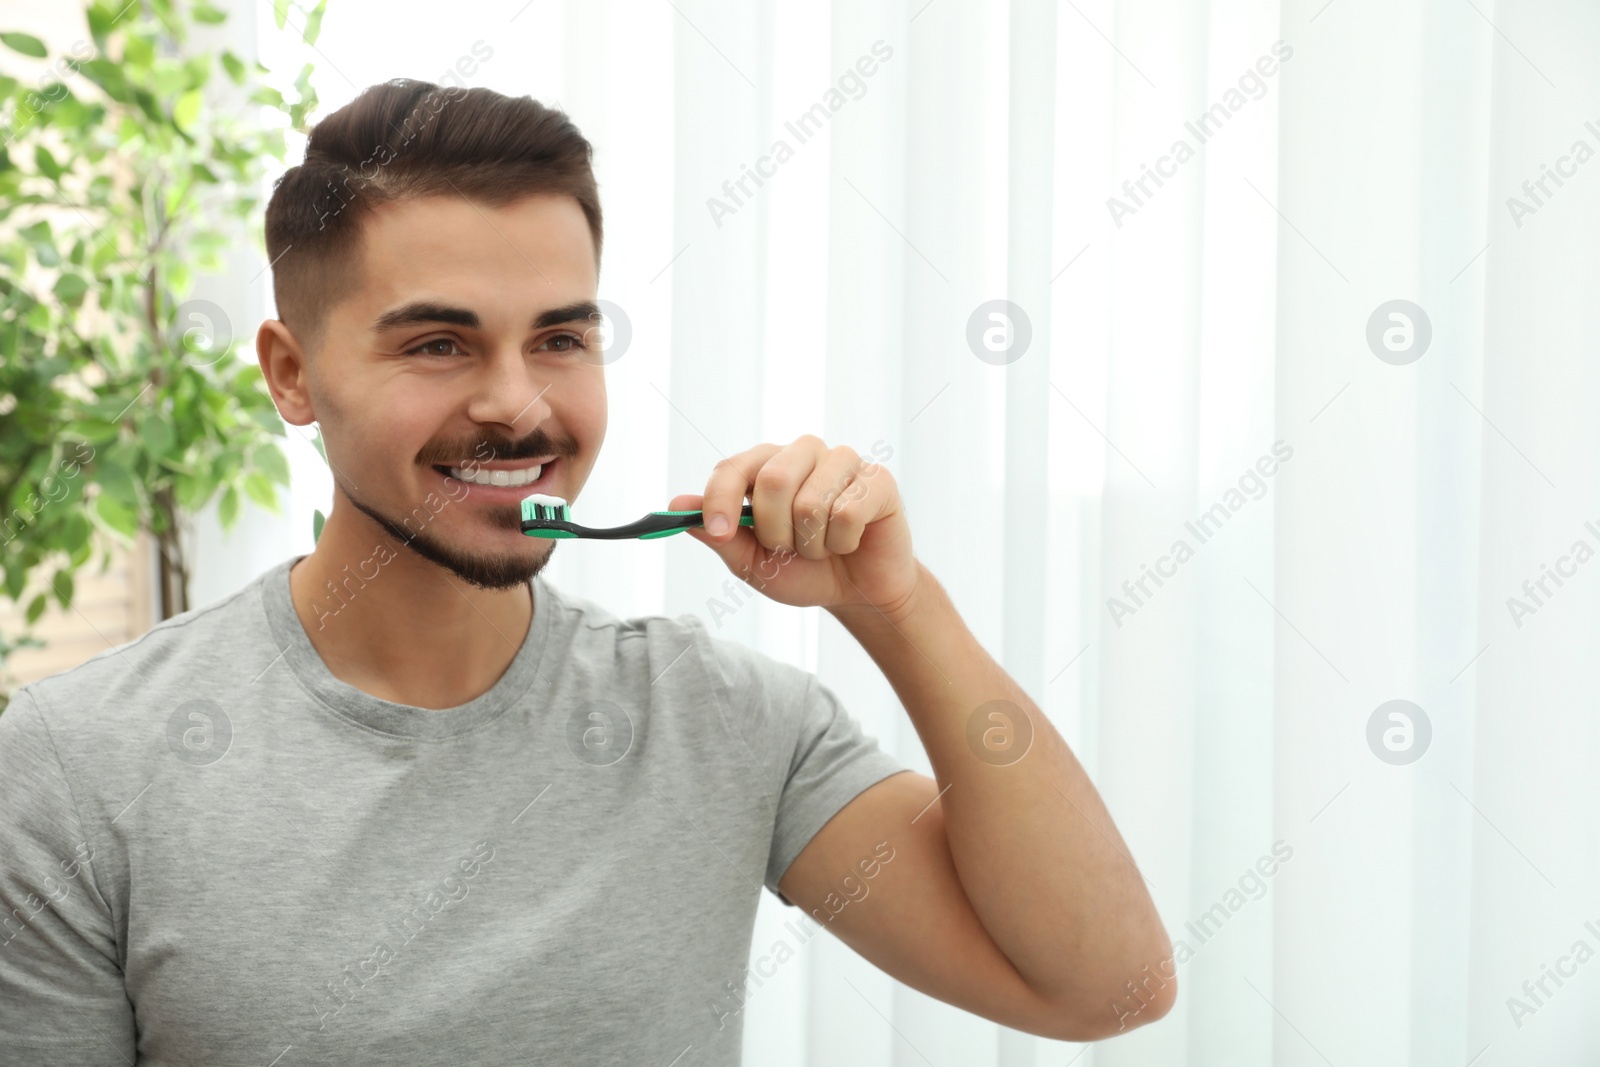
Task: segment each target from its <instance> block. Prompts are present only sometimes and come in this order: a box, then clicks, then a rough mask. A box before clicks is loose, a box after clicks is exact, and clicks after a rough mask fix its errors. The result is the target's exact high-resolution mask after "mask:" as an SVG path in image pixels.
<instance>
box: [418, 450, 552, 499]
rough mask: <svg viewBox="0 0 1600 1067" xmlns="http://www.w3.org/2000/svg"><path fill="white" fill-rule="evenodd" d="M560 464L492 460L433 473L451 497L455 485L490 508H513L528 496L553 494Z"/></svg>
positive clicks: (441, 467)
mask: <svg viewBox="0 0 1600 1067" xmlns="http://www.w3.org/2000/svg"><path fill="white" fill-rule="evenodd" d="M560 465H561V461H560V460H559V459H557V458H555V457H550V458H548V459H545V460H543V461H542V462H541V461H539V460H537V459H528V460H495V461H493V462H490V463H485V462H482V461H477V460H474V461H466V462H464V463H463V464H462V465H461V466H459V467H451V466H445V465H443V464H437V465H435V466H434V468H433V470H434V472H435V473H436V474H438V475H439V476H440V477H441V478H442V479H444V481H445V482H446V488H447V489H448V490H449V491H450V495H451V496H452V497H459V496H460V495H462V494H461V492H460V490H457V489H456V488H455V485H451V484H449V483H452V482H454V483H457V484H459V485H461V486H464V487H465V490H466V492H465V494H464V495H466V496H471V497H477V498H479V499H481V500H484V501H487V502H489V503H492V504H515V503H519V502H520V501H521V500H522V498H523V497H525V496H527V495H528V494H529V493H554V492H556V490H555V489H554V488H553V487H554V485H555V480H556V477H557V474H558V469H559V467H560Z"/></svg>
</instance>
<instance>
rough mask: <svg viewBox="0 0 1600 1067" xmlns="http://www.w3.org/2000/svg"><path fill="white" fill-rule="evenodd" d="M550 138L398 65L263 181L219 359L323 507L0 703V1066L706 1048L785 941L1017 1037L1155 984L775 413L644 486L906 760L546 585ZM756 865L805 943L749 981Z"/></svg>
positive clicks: (1062, 804)
mask: <svg viewBox="0 0 1600 1067" xmlns="http://www.w3.org/2000/svg"><path fill="white" fill-rule="evenodd" d="M590 154H591V151H590V146H589V144H588V142H587V141H586V140H584V138H583V137H582V136H581V135H580V134H579V132H578V131H577V130H576V129H575V128H574V127H573V126H572V124H571V123H570V122H569V121H568V120H567V118H566V116H565V115H563V114H562V113H560V112H558V111H554V110H551V109H547V108H544V107H542V106H540V105H539V104H538V103H536V102H534V101H533V100H531V99H529V98H526V97H524V98H520V99H512V98H508V97H505V96H501V95H499V94H497V93H493V92H490V91H488V90H484V89H472V90H465V91H463V90H454V91H452V90H444V89H441V88H439V87H437V86H433V85H430V84H426V83H420V82H414V81H396V82H390V83H387V84H384V85H379V86H375V87H373V88H371V89H369V90H368V91H366V92H365V93H363V94H362V95H361V96H360V97H359V98H358V99H356V100H355V101H353V102H352V103H351V104H349V105H348V106H346V107H344V108H342V109H340V110H339V111H337V112H334V113H333V114H331V115H329V116H328V117H327V118H326V119H324V120H323V121H322V122H321V123H320V124H319V125H318V126H317V127H316V128H315V130H313V132H312V134H311V137H310V141H309V143H308V146H307V150H306V159H305V162H304V163H303V164H302V165H301V166H299V167H296V168H293V169H291V170H290V171H289V172H288V173H287V174H286V175H285V176H284V177H283V179H282V180H281V181H280V182H279V183H278V185H277V187H276V188H275V190H274V194H273V197H272V200H271V202H270V204H269V206H268V209H267V218H266V231H267V246H268V254H269V256H270V257H271V260H272V263H273V265H274V266H273V270H274V277H273V282H274V288H275V293H276V297H277V306H278V312H279V315H280V318H279V319H274V320H269V321H267V322H265V323H263V324H262V326H261V328H260V330H259V332H258V334H257V337H256V349H257V354H258V357H259V361H260V365H261V370H262V373H263V375H264V377H265V381H266V385H267V387H268V388H269V389H270V390H271V393H272V396H273V399H274V400H275V401H276V403H277V405H278V410H279V411H280V412H281V413H282V415H283V417H284V419H285V420H286V421H288V422H290V423H293V424H295V425H300V426H303V425H309V424H310V423H312V422H313V421H314V422H316V423H317V424H318V425H319V426H320V429H321V433H322V436H323V440H324V442H325V446H326V455H327V459H328V464H329V467H330V468H331V470H332V472H333V476H334V482H335V487H336V488H335V499H334V504H333V507H332V511H331V513H330V515H329V517H328V520H327V523H326V525H325V527H324V528H323V530H322V532H321V535H320V538H319V540H318V542H317V545H316V549H315V551H313V552H312V553H311V554H309V555H307V556H303V557H296V558H294V559H289V560H285V561H283V562H282V563H280V564H279V565H277V566H276V567H274V568H273V569H272V570H270V571H269V572H267V574H265V575H264V576H262V577H260V578H258V579H256V580H255V581H253V582H251V583H250V584H249V585H247V586H246V587H245V588H244V589H243V590H241V591H240V592H238V593H236V594H234V595H233V596H231V597H229V598H227V599H225V600H223V601H222V602H221V603H218V604H213V605H211V606H209V607H206V608H203V609H200V610H197V611H192V612H188V613H186V614H184V615H182V616H179V617H178V618H175V619H172V620H169V621H167V622H164V623H162V624H160V625H158V626H156V627H155V628H154V629H153V630H151V631H150V632H149V633H148V634H146V635H144V636H143V637H141V638H140V639H139V640H137V641H134V642H131V643H129V644H127V645H124V646H121V647H118V648H115V649H112V650H110V651H108V652H106V653H103V654H101V655H100V656H98V657H96V658H95V659H93V660H91V661H89V662H88V663H86V664H84V665H82V666H80V667H78V668H76V669H74V670H72V671H68V672H66V673H64V674H61V675H58V676H56V677H54V678H50V679H47V680H45V681H43V682H40V683H37V684H34V685H29V686H25V687H23V688H22V689H20V690H19V691H18V693H17V694H16V696H15V698H14V700H13V702H12V704H11V707H10V709H9V710H8V711H7V712H6V714H5V715H4V716H0V820H3V822H0V856H3V861H0V862H3V869H0V906H3V907H4V909H5V912H6V914H7V916H8V918H7V919H6V929H5V930H3V931H0V938H4V943H3V945H0V1061H4V1062H6V1063H13V1062H15V1063H26V1064H38V1065H44V1067H54V1065H58V1064H60V1065H66V1064H72V1065H74V1067H81V1065H84V1064H108V1065H109V1064H124V1063H131V1062H140V1063H147V1064H160V1065H169V1064H179V1063H184V1064H189V1063H193V1064H200V1063H204V1064H222V1063H259V1064H276V1065H281V1067H288V1065H291V1064H323V1063H327V1064H349V1063H367V1062H372V1063H390V1064H424V1063H426V1064H433V1063H451V1064H456V1063H474V1064H499V1063H507V1064H510V1063H562V1064H590V1063H592V1064H616V1063H639V1064H644V1063H655V1064H662V1065H665V1064H669V1063H672V1064H682V1065H684V1067H687V1065H689V1064H734V1063H737V1062H739V1048H740V1034H741V1026H742V1022H743V1011H742V1009H743V1006H744V1003H745V1000H746V999H747V998H748V997H749V996H752V995H754V991H755V990H756V989H757V988H758V987H759V985H760V984H761V983H762V982H763V980H764V979H766V978H769V977H771V976H772V975H773V974H774V973H776V970H775V968H777V967H780V966H782V964H783V963H784V962H785V960H787V959H788V958H789V957H791V956H792V955H794V953H795V950H796V949H798V947H799V945H800V944H801V943H803V941H804V939H807V938H809V937H810V936H813V935H814V933H815V932H816V931H817V930H819V929H826V930H827V931H829V932H830V933H832V934H833V935H835V936H837V937H838V938H839V939H840V940H842V941H843V942H845V943H846V944H848V945H850V946H851V947H852V948H853V949H855V950H856V951H857V952H859V953H860V954H861V955H862V956H864V957H866V958H867V959H868V960H870V961H872V962H873V963H874V964H876V965H877V966H878V967H880V968H882V969H883V970H884V971H886V972H888V973H889V974H891V975H893V976H894V977H896V978H898V979H899V980H901V981H903V982H905V983H906V984H908V985H910V986H913V987H915V988H917V989H919V990H922V991H924V992H926V993H927V994H929V995H931V996H934V997H937V998H939V999H941V1000H945V1001H948V1002H949V1003H951V1004H955V1005H959V1006H960V1007H962V1008H965V1009H967V1010H969V1011H972V1012H975V1013H977V1014H980V1015H983V1016H985V1017H987V1018H990V1019H993V1020H996V1021H998V1022H1001V1023H1004V1024H1006V1025H1008V1026H1012V1027H1015V1028H1017V1029H1020V1030H1025V1031H1029V1032H1032V1033H1036V1034H1042V1035H1047V1036H1050V1037H1055V1038H1061V1039H1068V1040H1091V1039H1096V1038H1100V1037H1104V1036H1108V1035H1111V1034H1114V1033H1117V1032H1119V1031H1122V1030H1126V1029H1128V1028H1129V1027H1131V1026H1136V1025H1140V1024H1142V1023H1145V1022H1149V1021H1151V1020H1153V1019H1156V1018H1159V1017H1160V1016H1161V1015H1162V1014H1163V1013H1164V1012H1166V1011H1167V1009H1168V1008H1169V1006H1170V1005H1171V1003H1172V999H1173V996H1174V995H1175V989H1176V987H1175V984H1174V981H1173V979H1172V978H1171V976H1170V972H1171V966H1170V957H1171V946H1170V943H1169V941H1168V939H1167V935H1166V933H1165V931H1164V930H1163V928H1162V925H1161V923H1160V921H1159V919H1158V917H1157V916H1156V913H1155V910H1154V908H1153V906H1152V904H1151V901H1150V899H1149V897H1148V895H1147V894H1146V892H1145V890H1144V887H1143V884H1142V880H1141V878H1140V875H1139V873H1138V871H1137V869H1136V868H1135V867H1134V866H1133V863H1132V860H1131V859H1130V858H1129V857H1128V856H1127V853H1126V849H1125V846H1124V845H1123V843H1122V841H1121V840H1120V838H1119V836H1118V834H1117V832H1116V830H1115V828H1114V826H1113V825H1112V823H1111V820H1110V819H1109V817H1108V815H1107V813H1106V810H1105V808H1104V806H1103V805H1102V804H1101V802H1100V799H1099V797H1098V796H1097V794H1096V792H1095V790H1094V788H1093V786H1092V785H1091V783H1090V782H1089V781H1088V779H1087V778H1086V777H1085V775H1084V773H1083V771H1082V769H1081V767H1080V766H1079V764H1078V762H1077V760H1076V759H1075V758H1074V756H1073V754H1072V753H1071V751H1070V750H1069V749H1068V747H1067V746H1066V744H1065V743H1064V742H1063V741H1062V739H1061V738H1060V736H1059V735H1058V734H1057V733H1056V732H1055V731H1054V730H1053V729H1052V727H1051V726H1050V723H1049V722H1048V720H1047V719H1046V718H1045V717H1044V716H1043V715H1042V714H1041V713H1040V712H1039V710H1038V708H1037V707H1036V706H1035V705H1034V704H1033V702H1032V701H1030V700H1029V698H1028V696H1027V694H1025V693H1024V692H1022V690H1021V689H1020V688H1018V686H1017V685H1016V684H1015V683H1014V682H1013V681H1012V680H1011V679H1010V678H1009V677H1007V675H1006V674H1005V673H1004V672H1003V671H1002V670H1001V669H1000V668H999V667H998V666H997V665H996V664H995V662H994V661H993V660H992V659H991V658H990V657H989V656H988V654H987V653H986V652H985V651H984V650H983V649H982V648H981V647H980V646H979V644H978V643H977V641H976V640H975V639H974V638H973V636H972V634H971V633H970V632H969V631H968V629H967V628H966V626H965V625H964V624H963V623H962V620H961V618H960V617H959V615H958V614H957V613H956V611H955V609H954V608H953V607H952V605H951V602H950V600H949V599H948V597H946V595H945V593H944V591H943V590H942V589H941V587H940V586H939V584H938V582H937V581H936V580H935V579H934V577H933V576H932V575H931V574H930V573H929V572H928V571H927V569H926V568H925V567H923V566H922V565H921V564H920V563H919V562H918V561H917V559H916V557H915V556H914V555H913V553H912V548H911V533H910V530H909V528H908V526H907V522H906V518H905V514H904V512H903V511H902V508H901V504H900V498H899V494H898V491H897V489H896V486H895V482H894V479H893V477H892V476H891V475H890V474H889V473H888V471H886V470H884V469H883V468H882V467H879V466H877V465H876V464H873V463H868V462H865V461H864V460H863V459H862V457H861V456H860V455H859V454H858V453H856V452H855V451H853V450H851V449H849V448H843V447H835V448H830V447H828V446H827V445H826V444H824V443H823V442H822V441H820V440H818V439H817V438H815V437H810V436H807V437H802V438H800V439H799V440H797V441H795V442H793V443H791V444H789V445H785V446H778V445H774V444H759V445H755V446H753V447H751V448H748V449H746V450H745V451H743V452H740V453H738V454H737V455H734V456H731V457H729V458H728V459H727V460H725V461H723V462H721V463H718V464H717V465H716V467H715V468H714V469H713V470H711V471H710V472H709V475H708V478H707V481H706V485H705V491H704V493H703V495H681V496H678V497H676V498H675V499H673V500H672V501H671V503H670V505H669V507H671V508H675V509H681V508H703V509H704V511H705V513H706V523H705V528H704V529H701V530H694V531H692V533H691V536H693V537H695V538H696V539H697V540H699V541H701V543H703V544H705V545H707V546H708V547H709V548H710V549H711V550H712V551H714V552H716V553H717V554H718V555H719V556H720V557H721V558H722V560H723V561H724V562H725V563H726V564H727V565H728V567H729V569H730V570H731V571H732V572H733V573H734V574H735V575H738V576H739V577H741V578H744V579H747V580H750V581H751V583H752V584H753V585H755V586H757V587H758V588H759V589H760V591H761V592H762V593H763V594H764V595H766V596H768V597H770V598H772V599H774V600H776V601H779V602H781V603H784V604H792V605H819V606H821V607H823V608H825V609H827V610H828V611H829V612H830V613H831V614H832V615H833V616H834V617H835V618H836V619H838V620H839V621H840V623H842V624H843V625H844V627H845V628H846V629H847V630H848V631H849V632H850V633H851V634H852V635H853V636H854V637H855V638H856V639H857V640H859V641H860V643H861V644H862V646H863V648H864V649H865V650H866V651H867V652H868V653H869V654H870V655H871V657H872V658H873V660H874V661H875V662H876V663H877V665H878V666H879V667H880V668H881V669H882V670H883V672H884V675H885V676H886V678H887V679H888V680H889V681H890V683H891V684H892V685H893V687H894V689H895V692H896V693H897V694H898V695H899V697H900V699H901V701H902V703H903V704H904V706H905V709H906V713H907V714H908V715H909V716H910V717H911V720H912V722H913V724H914V725H915V727H916V729H917V731H918V734H919V735H920V737H921V739H922V742H923V744H924V746H925V747H926V749H927V752H928V756H929V758H930V760H931V763H932V766H933V769H934V771H935V772H936V775H937V780H936V779H934V778H929V777H926V776H924V775H921V774H917V773H914V772H911V771H908V770H906V769H905V768H903V767H902V766H900V765H899V764H898V763H897V762H896V761H895V760H893V759H891V758H890V757H889V756H888V755H887V754H885V753H884V752H882V751H880V750H879V749H878V747H877V744H876V742H875V741H874V740H872V739H871V738H869V737H867V736H865V735H864V734H863V733H862V732H861V730H860V729H859V727H858V725H857V724H856V722H855V721H854V720H853V719H852V718H851V716H850V715H849V714H848V713H847V712H846V711H845V710H844V709H843V708H842V707H841V706H840V705H839V703H838V702H837V700H836V699H835V698H834V696H833V695H832V694H831V693H830V692H829V691H828V690H827V689H826V688H824V687H822V686H821V685H819V684H818V683H817V680H816V679H815V677H813V676H811V675H809V674H807V673H805V672H802V671H800V670H798V669H796V668H793V667H791V666H789V665H786V664H783V663H780V662H778V661H775V660H772V659H770V658H767V657H765V656H762V655H759V654H757V653H755V652H752V651H750V650H747V649H745V648H743V647H741V646H739V645H737V644H735V643H732V642H729V641H725V640H721V639H716V638H713V637H711V636H709V634H708V633H707V631H706V629H705V627H704V626H703V625H702V624H700V623H699V622H698V621H697V620H696V619H695V618H694V617H693V616H687V615H686V616H681V617H678V618H665V617H649V618H638V619H618V618H616V617H615V616H613V615H611V614H610V613H608V612H606V611H605V610H604V609H602V608H600V607H597V606H596V605H594V604H591V603H589V602H587V601H584V600H582V599H580V598H577V597H573V596H571V595H568V594H565V593H562V592H560V591H559V590H557V589H556V588H554V587H553V586H552V585H550V584H549V583H548V582H547V581H546V580H545V579H544V578H543V577H540V576H539V571H540V569H541V568H542V567H543V566H544V564H545V563H546V562H547V561H548V559H549V558H550V553H551V551H552V549H553V546H554V542H552V541H547V540H540V539H536V538H531V537H527V536H525V535H524V534H522V533H521V532H520V528H519V518H520V511H519V507H518V502H519V501H520V499H521V498H522V497H524V496H526V495H528V494H529V493H533V492H541V493H545V494H549V495H554V496H560V497H563V498H565V499H567V500H569V501H571V500H576V498H577V497H578V496H579V494H580V492H581V491H582V489H583V486H584V484H585V482H586V481H587V479H588V476H589V473H590V471H591V470H592V468H593V465H594V462H595V458H596V456H597V455H598V453H599V450H600V447H601V442H602V440H603V438H604V435H605V429H606V394H605V377H604V373H603V359H602V358H601V353H600V351H599V347H598V346H599V340H600V336H599V334H600V332H599V331H598V330H597V329H595V328H594V323H595V322H597V321H598V312H597V308H596V289H597V282H598V274H599V259H600V246H601V225H600V223H601V214H600V207H599V200H598V196H597V193H596V189H595V183H594V178H593V175H592V172H591V170H590ZM747 497H748V499H749V501H750V503H751V505H752V507H753V511H754V522H755V525H754V527H753V528H744V527H741V526H739V525H738V523H737V520H738V515H739V510H740V508H741V506H742V504H743V503H744V501H745V499H746V498H747ZM1018 737H1027V738H1030V739H1031V740H1029V741H1028V743H1027V745H1026V747H1025V749H1016V750H1009V749H1007V748H1006V746H1007V745H1009V744H1013V743H1015V741H1016V739H1017V738H1018ZM762 885H764V886H765V887H766V888H767V889H768V890H770V891H772V892H774V893H777V894H779V896H780V899H781V900H783V901H784V902H785V903H789V904H792V905H794V906H795V907H797V908H798V909H800V912H799V913H797V914H796V918H797V919H799V920H800V922H798V923H796V922H791V923H790V924H789V925H788V926H787V927H786V929H787V930H788V931H790V933H791V934H792V935H793V938H792V943H787V942H786V943H783V944H780V945H777V946H774V947H773V950H772V951H770V952H768V951H765V950H766V949H767V946H758V948H760V949H762V950H763V951H762V952H761V953H760V956H761V959H760V960H758V965H757V967H756V968H755V969H754V970H752V971H751V972H750V973H747V972H746V970H745V965H746V962H747V961H748V960H749V959H750V957H751V954H752V953H751V949H752V945H751V940H752V925H753V921H754V915H755V909H756V905H757V902H758V898H759V896H760V893H759V890H760V887H761V886H762ZM802 914H803V915H804V916H807V918H801V915H802Z"/></svg>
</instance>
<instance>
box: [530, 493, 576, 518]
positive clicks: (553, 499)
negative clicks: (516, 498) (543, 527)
mask: <svg viewBox="0 0 1600 1067" xmlns="http://www.w3.org/2000/svg"><path fill="white" fill-rule="evenodd" d="M522 503H523V505H524V509H525V510H524V514H525V515H526V514H527V511H528V510H531V511H532V512H533V514H532V519H533V521H535V522H570V521H572V512H571V510H570V509H569V508H568V506H567V502H566V501H565V500H563V499H561V498H560V497H558V496H547V495H545V494H544V493H530V494H529V495H528V496H526V497H524V498H523V500H522Z"/></svg>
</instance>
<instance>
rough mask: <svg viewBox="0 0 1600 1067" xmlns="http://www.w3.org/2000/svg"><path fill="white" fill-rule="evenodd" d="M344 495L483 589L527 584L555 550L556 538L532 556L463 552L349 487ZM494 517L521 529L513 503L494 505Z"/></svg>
mask: <svg viewBox="0 0 1600 1067" xmlns="http://www.w3.org/2000/svg"><path fill="white" fill-rule="evenodd" d="M345 496H346V497H348V498H349V500H350V503H351V504H354V505H355V507H356V510H358V511H360V512H361V513H362V514H364V515H366V516H367V517H368V518H370V519H371V520H372V521H373V522H375V523H377V524H378V525H379V526H381V527H383V529H384V530H385V532H387V533H388V534H389V536H391V537H393V538H394V539H395V540H396V541H399V542H400V543H401V544H402V545H405V546H406V547H407V548H409V549H410V550H411V551H413V552H415V553H416V554H417V555H419V556H421V557H422V558H423V559H425V560H427V561H428V562H429V563H434V564H437V565H438V566H440V567H443V568H444V569H445V570H447V571H450V572H451V573H452V574H454V575H455V576H456V577H458V578H460V579H461V580H462V581H464V582H467V583H469V584H471V585H475V586H477V587H478V588H480V589H492V590H500V589H515V588H516V587H518V586H521V585H527V584H528V583H529V582H530V581H532V580H533V576H534V575H536V574H538V573H539V572H540V571H542V570H544V568H545V564H547V563H549V562H550V557H551V556H552V555H553V554H554V553H555V541H554V540H552V541H550V548H549V549H548V550H547V551H546V552H544V553H543V554H542V555H536V556H534V557H533V558H532V559H529V558H526V557H523V556H519V555H515V554H513V553H509V552H507V553H502V554H499V555H485V554H482V553H477V552H463V551H461V550H459V549H456V548H452V547H451V546H449V545H447V544H445V543H443V542H442V541H438V540H435V539H434V538H432V537H430V536H429V535H428V531H427V530H426V529H420V530H408V529H406V528H405V527H404V526H403V525H401V524H400V523H398V522H395V521H394V520H393V519H391V518H389V517H388V516H387V515H384V514H383V513H382V512H380V511H378V510H377V509H376V508H373V507H369V506H367V505H366V504H363V503H362V502H361V501H359V500H357V499H356V498H355V497H354V496H351V495H350V493H349V492H348V491H346V492H345ZM491 521H492V522H493V524H494V525H495V526H498V527H501V528H503V529H507V530H516V531H517V532H518V533H521V532H522V516H521V514H520V513H519V512H518V511H517V509H516V508H514V507H509V508H504V509H495V510H494V511H493V512H491Z"/></svg>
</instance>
